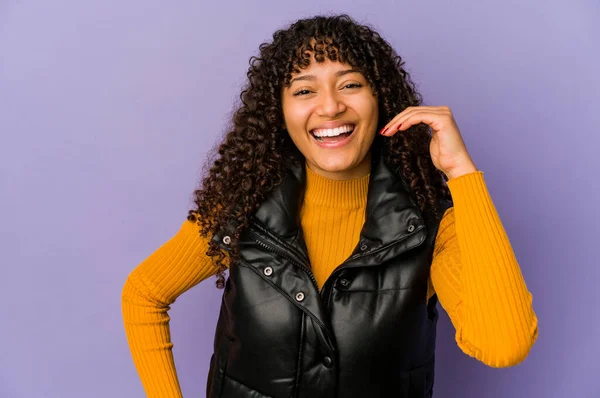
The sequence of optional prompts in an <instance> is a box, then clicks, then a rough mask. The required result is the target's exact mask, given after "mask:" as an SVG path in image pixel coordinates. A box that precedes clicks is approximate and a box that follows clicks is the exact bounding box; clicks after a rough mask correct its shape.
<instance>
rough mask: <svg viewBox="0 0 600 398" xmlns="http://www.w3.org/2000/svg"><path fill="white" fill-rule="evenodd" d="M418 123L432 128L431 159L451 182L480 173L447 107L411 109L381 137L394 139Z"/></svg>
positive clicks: (382, 131)
mask: <svg viewBox="0 0 600 398" xmlns="http://www.w3.org/2000/svg"><path fill="white" fill-rule="evenodd" d="M419 123H425V124H427V125H429V126H430V127H431V130H432V138H431V144H430V145H429V151H430V153H431V160H432V162H433V165H434V166H435V167H436V168H437V169H438V170H440V171H441V172H443V173H444V174H445V175H446V176H447V177H448V179H452V178H457V177H460V176H461V175H463V174H467V173H471V172H474V171H477V168H476V167H475V164H474V163H473V160H472V159H471V156H470V155H469V152H468V151H467V147H466V146H465V143H464V141H463V139H462V136H461V135H460V131H459V130H458V126H457V125H456V121H455V120H454V116H452V112H451V111H450V108H448V107H447V106H409V107H408V108H406V109H405V110H403V111H402V112H400V113H399V114H398V115H396V117H394V118H393V119H392V120H391V121H390V122H389V123H388V124H386V125H385V126H384V128H383V129H382V130H381V132H380V134H381V135H383V136H386V137H391V136H392V135H394V134H396V133H398V132H402V131H404V130H406V129H408V128H409V127H410V126H413V125H415V124H419Z"/></svg>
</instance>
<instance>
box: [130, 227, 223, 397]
mask: <svg viewBox="0 0 600 398" xmlns="http://www.w3.org/2000/svg"><path fill="white" fill-rule="evenodd" d="M207 247H208V242H207V241H205V240H204V239H203V238H201V237H200V235H199V233H198V226H197V225H196V224H195V223H194V222H190V221H187V220H186V221H185V222H184V223H183V224H182V226H181V228H180V229H179V231H178V232H177V233H176V234H175V236H173V237H172V238H171V239H170V240H168V241H167V242H166V243H164V244H163V245H162V246H161V247H160V248H158V249H157V250H156V251H154V252H153V253H152V254H151V255H150V256H149V257H148V258H146V259H145V260H144V261H143V262H142V263H141V264H139V265H138V266H137V267H136V268H135V269H134V270H133V271H132V272H131V274H129V276H128V278H127V280H126V282H125V286H124V287H123V293H122V312H123V320H124V324H125V333H126V336H127V340H128V343H129V347H130V350H131V354H132V357H133V362H134V364H135V367H136V369H137V371H138V374H139V376H140V379H141V382H142V385H143V387H144V390H145V391H146V395H147V396H148V397H152V398H154V397H163V398H164V397H181V396H182V395H181V390H180V387H179V381H178V379H177V373H176V371H175V363H174V361H173V354H172V347H173V344H172V342H171V334H170V330H169V315H168V313H167V311H168V310H169V308H170V307H169V306H170V305H171V304H172V303H173V302H174V301H175V299H176V298H177V297H178V296H179V295H181V294H182V293H183V292H185V291H186V290H188V289H190V288H191V287H193V286H195V285H196V284H198V283H199V282H200V281H202V280H204V279H206V278H208V277H209V276H211V275H214V274H215V273H216V268H215V267H214V266H213V265H212V262H211V261H210V259H209V258H208V257H207V256H206V255H205V253H206V249H207Z"/></svg>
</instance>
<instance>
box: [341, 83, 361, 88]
mask: <svg viewBox="0 0 600 398" xmlns="http://www.w3.org/2000/svg"><path fill="white" fill-rule="evenodd" d="M359 87H362V84H360V83H349V84H346V85H345V86H344V88H359Z"/></svg>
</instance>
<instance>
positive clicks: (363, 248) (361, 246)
mask: <svg viewBox="0 0 600 398" xmlns="http://www.w3.org/2000/svg"><path fill="white" fill-rule="evenodd" d="M368 248H369V246H367V245H366V244H364V243H363V244H362V245H360V250H362V251H363V252H364V251H365V250H367V249H368Z"/></svg>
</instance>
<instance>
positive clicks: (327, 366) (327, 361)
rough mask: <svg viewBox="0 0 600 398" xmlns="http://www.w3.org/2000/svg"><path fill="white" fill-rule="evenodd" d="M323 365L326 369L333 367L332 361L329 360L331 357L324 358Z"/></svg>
mask: <svg viewBox="0 0 600 398" xmlns="http://www.w3.org/2000/svg"><path fill="white" fill-rule="evenodd" d="M323 365H325V367H326V368H330V367H332V366H333V360H332V359H331V357H325V358H323Z"/></svg>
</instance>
